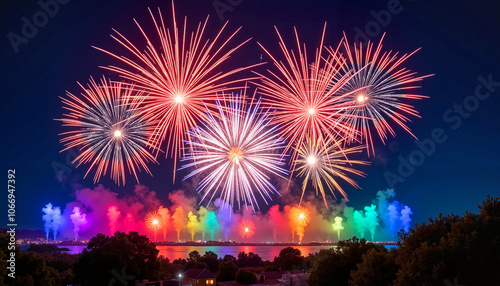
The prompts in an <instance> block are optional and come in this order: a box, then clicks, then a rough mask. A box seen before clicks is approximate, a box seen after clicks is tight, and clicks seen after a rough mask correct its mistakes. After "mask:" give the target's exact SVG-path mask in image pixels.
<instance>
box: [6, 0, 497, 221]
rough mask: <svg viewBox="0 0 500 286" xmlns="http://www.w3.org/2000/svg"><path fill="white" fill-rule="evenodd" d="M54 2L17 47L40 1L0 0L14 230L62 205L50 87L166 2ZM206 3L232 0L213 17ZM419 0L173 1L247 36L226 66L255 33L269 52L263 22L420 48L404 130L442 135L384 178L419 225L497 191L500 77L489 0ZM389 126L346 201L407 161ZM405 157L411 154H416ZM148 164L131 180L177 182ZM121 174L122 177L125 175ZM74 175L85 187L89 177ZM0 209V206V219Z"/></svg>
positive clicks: (69, 86)
mask: <svg viewBox="0 0 500 286" xmlns="http://www.w3.org/2000/svg"><path fill="white" fill-rule="evenodd" d="M41 2H51V1H44V0H42V1H41ZM60 2H67V3H66V4H59V11H57V12H55V13H54V15H53V17H49V18H48V20H47V21H46V23H41V24H40V23H39V24H40V26H41V27H39V28H38V30H37V31H36V32H35V31H31V35H28V36H30V37H31V38H26V39H25V40H24V42H23V43H19V44H18V45H12V44H11V41H10V40H9V33H14V34H16V35H19V36H22V28H23V25H24V24H23V20H22V19H23V17H26V18H27V19H29V20H30V21H31V20H32V19H33V16H34V15H40V13H39V11H41V6H40V5H39V4H38V3H37V1H14V0H5V1H1V2H0V13H1V15H0V23H1V24H0V29H1V33H0V35H1V36H2V44H1V55H0V67H1V70H0V73H1V74H0V84H1V88H0V90H1V104H0V108H1V112H0V114H1V117H2V129H1V130H2V140H1V143H0V144H1V148H0V150H1V151H0V152H1V156H0V157H1V170H2V172H4V174H5V176H4V180H5V181H6V180H7V179H6V176H7V175H6V174H7V170H8V169H10V168H15V169H16V174H17V181H16V186H17V191H16V195H17V206H16V207H17V215H18V217H17V218H18V223H19V228H37V229H40V228H42V227H43V225H42V222H41V208H42V206H43V205H44V204H46V203H48V202H52V203H53V204H55V205H61V206H62V207H64V206H65V204H66V203H67V202H69V201H71V200H72V199H73V197H72V189H71V187H70V185H69V184H61V183H60V182H59V181H58V180H57V178H56V176H55V173H54V170H53V166H54V165H61V164H62V165H66V166H68V163H66V157H67V155H68V153H67V152H66V153H59V150H60V149H61V145H60V144H59V143H58V141H59V137H58V135H57V134H58V133H60V132H61V131H62V128H61V126H60V123H59V122H56V121H54V120H53V119H54V118H59V117H61V114H62V113H63V110H62V108H61V104H60V100H59V98H58V97H59V96H63V95H64V94H65V91H66V90H68V91H71V92H73V93H78V92H79V87H78V86H77V84H76V81H80V82H82V83H86V82H87V80H88V78H89V76H94V77H99V76H101V75H102V74H107V71H105V70H103V69H100V68H98V66H100V65H108V64H110V63H113V61H112V60H111V58H110V57H109V56H107V55H105V54H103V53H101V52H99V51H97V50H95V49H93V48H92V47H91V46H92V45H95V46H99V47H102V48H106V49H109V50H112V51H117V50H119V47H118V46H117V45H116V44H115V42H114V41H113V40H112V39H111V38H110V37H109V34H110V33H111V29H112V28H115V29H117V30H118V31H120V32H121V33H123V34H125V35H126V36H127V37H130V38H132V39H134V38H136V39H140V34H139V32H138V30H137V28H136V27H135V24H134V23H133V21H132V18H136V19H137V20H138V21H139V22H140V23H141V24H144V25H145V26H146V27H147V26H148V25H150V24H151V20H150V17H149V14H148V11H147V7H151V8H156V7H160V8H161V9H162V11H163V13H164V15H165V16H168V17H169V16H170V11H171V10H170V9H171V8H170V1H165V0H163V1H153V0H151V1H138V0H137V1H132V0H116V1H97V0H92V1H76V0H73V1H62V0H60ZM214 2H215V3H218V2H219V3H232V4H237V5H236V6H234V7H232V10H231V11H226V12H224V13H223V14H221V15H218V13H217V11H216V8H214ZM269 2H272V3H269ZM423 2H424V1H405V0H402V1H401V2H399V4H398V2H396V1H331V0H328V1H306V0H301V1H298V0H297V1H292V0H288V1H284V0H283V1H264V0H259V1H257V0H242V1H237V0H232V1H227V0H220V1H202V0H189V1H187V0H182V1H180V0H179V1H176V9H177V15H178V17H179V16H181V15H187V16H188V22H189V24H190V25H191V27H193V26H194V25H195V24H197V22H198V21H200V20H204V18H205V16H206V15H207V14H210V17H211V19H210V24H209V27H208V28H209V30H208V34H210V35H214V34H213V33H215V31H217V30H216V29H219V28H220V27H221V25H222V22H221V19H220V18H223V19H224V20H229V21H230V23H229V28H230V30H234V29H236V28H237V27H239V26H243V29H242V32H241V33H240V34H239V36H238V39H239V40H244V39H246V38H249V37H252V38H253V40H252V41H251V42H250V43H249V44H247V45H246V46H245V47H244V48H243V49H241V50H240V51H239V52H238V53H237V56H236V57H235V58H234V59H232V60H231V62H232V63H237V65H238V66H241V65H246V64H252V63H256V62H258V61H259V58H260V55H261V53H262V51H261V50H260V49H259V47H258V46H257V44H256V41H259V42H261V43H263V44H264V45H265V46H266V47H268V49H269V50H270V51H272V52H274V53H275V54H276V55H279V50H278V46H277V38H276V34H275V32H274V29H273V25H276V26H277V27H278V28H279V29H280V31H281V33H282V34H283V35H284V36H285V38H286V39H287V40H288V41H289V42H290V41H292V40H293V38H292V36H293V34H292V28H293V26H296V27H297V28H298V31H299V34H300V35H301V38H302V40H304V41H306V42H307V43H308V44H309V46H311V47H314V46H315V45H317V44H318V43H319V41H318V40H319V36H320V33H321V29H322V25H323V23H324V22H325V21H327V22H328V28H327V36H326V41H327V43H329V44H331V45H336V44H337V43H338V42H339V40H340V38H341V35H342V32H343V31H345V32H346V33H347V35H348V36H350V38H351V39H352V37H354V36H355V34H356V33H357V32H356V31H358V30H362V31H365V30H367V29H368V33H367V35H368V37H369V38H370V39H372V40H377V41H378V39H379V38H380V36H381V35H382V33H383V32H384V31H385V32H387V35H386V38H385V41H384V47H385V48H387V49H392V50H395V51H400V52H402V53H407V52H411V51H413V50H415V49H416V48H419V47H422V50H421V51H419V52H418V53H417V54H416V55H414V56H413V57H412V58H410V59H409V60H408V61H407V62H406V65H405V66H406V67H408V68H410V69H412V70H415V71H418V72H419V74H431V73H433V74H435V76H434V77H432V78H429V79H426V80H425V81H423V82H422V86H423V87H422V88H421V89H420V90H419V92H420V93H421V94H425V95H429V96H430V97H431V98H430V99H427V100H423V101H421V102H417V103H416V106H417V109H418V110H419V111H420V113H421V114H422V119H415V120H414V122H413V123H411V124H410V127H411V128H412V130H413V132H414V134H415V135H416V136H417V137H418V138H419V139H421V140H424V139H430V138H432V132H439V130H441V132H442V133H444V134H441V136H440V138H439V139H442V138H443V136H444V137H445V138H446V140H444V142H442V143H438V144H436V148H435V151H434V152H431V153H430V155H428V156H427V155H426V156H425V161H424V162H423V163H422V164H421V165H419V166H417V167H415V168H414V171H413V172H412V173H411V174H410V175H408V176H407V177H406V178H404V181H403V182H401V181H399V182H397V183H396V184H395V190H396V193H397V196H396V199H397V200H399V201H401V202H403V203H405V204H407V205H409V206H410V207H411V208H412V209H413V211H414V216H413V219H414V221H415V222H421V221H424V220H425V219H426V218H427V217H429V216H433V217H434V216H437V215H438V214H439V213H440V212H442V213H445V214H447V213H450V212H454V213H458V214H462V213H463V212H464V211H466V210H471V211H476V206H477V205H478V204H479V203H480V202H481V201H482V200H483V199H484V198H485V197H486V195H487V194H491V195H495V196H499V195H500V187H499V184H500V155H499V153H500V152H499V151H500V150H499V148H500V147H499V144H498V142H499V141H500V135H499V134H500V127H499V124H498V122H500V120H499V119H500V118H499V114H500V113H499V110H500V83H498V84H496V83H495V82H500V67H499V64H500V53H499V52H498V51H499V49H500V45H499V43H500V40H499V37H500V25H499V24H498V17H499V16H500V9H499V6H498V4H497V3H496V1H480V2H481V3H476V2H478V1H474V2H472V1H453V4H451V3H452V2H451V1H447V2H445V1H432V3H423ZM427 2H428V1H427ZM438 2H439V3H438ZM388 6H389V8H390V9H389V10H391V11H392V12H393V13H392V14H391V17H390V19H388V18H387V17H386V18H385V22H384V23H382V24H383V25H381V24H376V23H377V22H375V21H376V18H377V16H376V15H382V14H384V15H387V12H380V11H381V10H385V11H387V10H388ZM37 13H38V14H37ZM42 17H43V16H42ZM168 19H170V18H168ZM179 19H180V17H179ZM43 20H44V19H43V18H39V21H42V22H43ZM166 22H167V23H170V20H166ZM12 35H13V34H10V38H12V37H13V36H12ZM17 40H19V39H17ZM16 49H17V52H16ZM267 67H270V65H268V66H267ZM227 68H231V66H228V67H227ZM478 77H482V78H484V79H485V81H490V82H493V83H490V84H487V86H485V84H484V83H483V86H484V87H480V88H479V93H480V94H485V93H487V92H489V93H490V96H489V97H488V98H487V99H484V98H482V99H477V96H476V89H477V86H478V85H479V84H482V82H481V81H480V80H479V79H478ZM495 84H496V86H495ZM479 97H481V96H480V95H479ZM464 101H465V105H466V107H468V108H469V110H470V112H469V111H467V110H465V111H463V112H461V113H460V111H459V108H458V107H457V106H455V107H454V105H458V104H460V105H464ZM475 105H477V106H475ZM457 112H458V113H457ZM457 114H458V115H457ZM460 114H461V115H460ZM443 116H444V117H446V118H447V119H444V118H443ZM459 118H461V119H460V120H461V121H460V122H459V121H458V120H459ZM397 131H399V132H398V134H399V135H398V136H397V137H396V138H395V139H391V140H389V144H388V145H385V146H384V145H382V144H378V147H377V157H376V158H372V161H373V163H372V165H371V166H370V167H366V168H364V169H363V170H364V171H365V172H366V173H367V174H368V176H367V177H366V178H364V179H359V180H358V182H359V184H360V186H361V187H362V190H353V189H352V188H349V187H347V186H346V189H347V190H348V194H349V198H350V200H351V202H350V205H352V206H355V207H361V206H363V205H366V204H369V203H370V202H371V200H372V199H374V198H375V194H376V192H377V191H378V190H380V189H385V188H387V187H388V186H389V184H388V182H387V180H386V178H385V177H386V176H384V174H387V172H391V173H393V174H395V175H401V174H399V173H398V165H399V164H400V160H399V159H398V158H399V156H402V157H401V158H408V156H409V155H410V153H411V152H412V151H414V150H417V148H418V147H417V145H415V143H414V139H413V138H412V137H411V136H409V135H408V134H405V133H404V132H402V130H397ZM415 160H417V161H415ZM411 161H412V162H413V163H415V164H418V163H419V162H418V158H417V157H414V158H413V159H411ZM160 163H161V165H160V166H156V167H152V171H153V174H154V177H149V176H148V175H146V174H142V175H140V179H141V183H143V184H145V185H147V186H149V187H150V188H151V189H153V190H155V191H157V192H158V193H159V197H160V199H163V200H166V198H167V193H168V192H169V191H171V190H173V189H178V188H180V186H181V183H180V179H178V180H177V181H178V182H177V183H176V185H175V186H172V183H171V182H172V178H171V174H172V170H171V168H172V167H171V166H172V162H170V161H168V160H164V159H161V160H160ZM83 173H84V169H79V170H76V171H74V174H75V176H76V177H77V176H78V174H80V175H81V174H83ZM181 175H182V174H181ZM405 175H406V174H405ZM127 179H128V181H129V182H132V181H133V180H132V177H128V178H127ZM79 182H80V183H81V184H82V185H85V186H87V187H93V186H94V185H93V183H92V180H91V178H88V179H85V180H80V181H79ZM102 183H103V184H104V185H105V186H106V187H108V188H111V189H112V190H115V191H118V192H120V193H123V194H126V193H129V192H131V190H132V189H133V184H131V183H129V184H128V185H127V186H126V187H122V188H118V187H116V186H115V185H114V184H113V183H112V182H111V181H110V180H106V179H104V180H102ZM6 199H7V198H6V195H5V200H6ZM0 205H1V208H0V210H1V211H0V213H3V214H6V202H4V203H0ZM5 218H6V215H5V216H4V217H3V218H2V223H5Z"/></svg>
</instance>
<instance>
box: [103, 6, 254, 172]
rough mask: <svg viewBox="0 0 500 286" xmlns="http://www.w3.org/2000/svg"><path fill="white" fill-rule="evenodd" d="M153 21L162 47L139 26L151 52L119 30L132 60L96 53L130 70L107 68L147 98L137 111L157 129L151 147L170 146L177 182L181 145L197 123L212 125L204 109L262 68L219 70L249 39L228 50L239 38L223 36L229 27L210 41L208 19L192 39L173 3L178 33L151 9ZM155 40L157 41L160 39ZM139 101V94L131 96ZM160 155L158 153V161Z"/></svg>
mask: <svg viewBox="0 0 500 286" xmlns="http://www.w3.org/2000/svg"><path fill="white" fill-rule="evenodd" d="M149 13H150V15H151V18H152V20H153V23H154V26H155V29H156V33H157V36H158V40H159V42H160V46H155V44H154V43H153V40H152V39H151V40H150V37H149V36H148V34H147V33H146V31H144V30H143V28H142V27H141V26H140V25H139V23H138V22H137V21H135V20H134V21H135V23H136V25H137V27H138V28H139V30H140V31H141V33H142V36H143V37H144V39H145V40H146V42H147V43H146V49H145V51H143V49H142V48H138V47H136V46H135V45H134V44H133V43H132V42H131V41H130V40H128V39H127V38H126V37H125V36H123V35H122V34H120V33H119V32H117V31H116V30H114V32H115V33H116V36H114V35H112V38H113V39H114V40H116V41H117V42H118V43H119V44H120V45H121V46H123V47H124V48H125V49H126V50H128V52H130V53H131V54H132V56H133V57H132V58H128V57H125V56H121V55H119V54H116V53H113V52H110V51H107V50H104V49H101V48H97V47H95V48H96V49H98V50H100V51H102V52H104V53H106V54H108V55H111V56H112V57H114V58H116V59H118V60H119V61H121V62H122V63H124V64H125V66H126V67H123V68H122V67H117V66H109V67H104V68H106V69H108V70H110V71H113V72H116V73H118V74H119V75H121V76H122V77H123V78H125V79H127V80H129V81H131V82H132V83H134V84H135V88H137V89H140V90H144V91H145V92H146V93H147V94H146V96H145V97H143V98H141V99H143V102H142V105H141V106H140V108H139V110H138V112H139V114H140V115H142V116H144V117H145V118H146V119H147V120H150V121H156V122H157V124H156V125H155V128H154V130H153V132H152V134H151V138H150V143H151V144H155V145H156V146H157V147H158V150H159V149H160V147H161V146H162V145H163V144H164V142H166V156H167V157H168V156H169V155H170V157H173V159H174V181H175V171H176V164H177V159H178V158H180V157H182V152H183V146H182V142H183V141H185V140H188V141H189V140H190V135H189V133H187V131H188V130H192V129H193V128H194V127H195V126H196V125H197V122H198V120H207V115H206V113H205V105H206V106H209V107H212V108H215V105H214V101H215V100H216V94H217V93H218V92H221V91H223V90H226V91H227V90H232V89H240V88H241V86H238V87H237V86H234V84H237V83H241V82H244V81H247V80H250V79H253V78H242V77H240V78H238V79H234V80H231V79H230V77H231V76H232V75H234V74H237V73H239V72H241V71H244V70H247V69H250V68H253V67H255V66H257V65H260V63H259V64H256V65H252V66H247V67H241V68H236V69H231V70H229V71H228V72H220V71H218V69H219V68H220V66H221V65H222V64H223V63H225V62H226V61H227V60H228V59H229V58H230V56H231V55H232V54H233V53H234V52H235V51H236V50H238V49H239V48H240V47H241V46H242V45H244V44H245V43H247V42H248V41H249V40H250V39H248V40H246V41H244V42H242V43H239V44H237V45H235V46H234V47H232V48H230V49H228V51H224V50H226V48H228V46H229V42H230V41H231V40H232V39H233V38H234V37H235V35H236V34H237V33H238V31H239V30H240V29H241V28H239V29H237V30H236V31H235V32H233V33H232V34H231V35H230V36H229V37H227V38H225V39H224V36H222V34H223V32H224V30H225V29H226V26H227V22H226V23H225V24H224V26H223V27H222V28H221V29H220V31H219V32H218V33H217V35H216V36H215V38H213V39H204V38H205V28H206V26H207V22H208V16H207V18H206V20H205V21H204V22H203V23H202V22H200V23H199V24H198V27H197V29H196V31H195V32H193V33H191V34H190V35H191V36H190V37H189V38H188V39H186V34H187V35H189V32H188V29H187V18H185V19H184V25H183V27H182V29H181V30H180V29H179V27H178V26H177V22H176V19H175V9H174V2H173V1H172V21H173V29H172V30H170V29H168V28H166V26H165V23H164V20H163V16H162V14H161V11H160V9H158V18H157V17H155V15H154V14H153V12H152V11H151V10H149ZM155 40H156V39H155ZM132 96H133V97H135V96H134V95H132ZM158 153H159V152H156V156H158Z"/></svg>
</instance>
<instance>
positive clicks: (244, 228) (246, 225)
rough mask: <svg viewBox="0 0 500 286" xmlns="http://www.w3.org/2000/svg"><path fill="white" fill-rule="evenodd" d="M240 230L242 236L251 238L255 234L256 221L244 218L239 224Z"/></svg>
mask: <svg viewBox="0 0 500 286" xmlns="http://www.w3.org/2000/svg"><path fill="white" fill-rule="evenodd" d="M238 232H239V234H240V236H241V238H251V237H252V236H253V235H254V234H255V223H254V222H253V221H251V220H248V219H244V220H242V221H241V222H240V224H239V226H238Z"/></svg>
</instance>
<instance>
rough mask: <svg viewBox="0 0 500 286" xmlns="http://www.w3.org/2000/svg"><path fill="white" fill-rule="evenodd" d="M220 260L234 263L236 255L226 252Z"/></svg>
mask: <svg viewBox="0 0 500 286" xmlns="http://www.w3.org/2000/svg"><path fill="white" fill-rule="evenodd" d="M222 261H232V262H234V263H236V257H234V256H232V255H231V254H226V255H224V258H222Z"/></svg>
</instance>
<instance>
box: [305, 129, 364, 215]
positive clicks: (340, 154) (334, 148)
mask: <svg viewBox="0 0 500 286" xmlns="http://www.w3.org/2000/svg"><path fill="white" fill-rule="evenodd" d="M341 144H342V140H333V139H330V140H328V141H327V142H326V143H325V146H323V144H322V142H320V140H319V139H317V140H316V142H314V141H312V139H306V141H305V142H304V143H303V144H302V146H301V148H300V149H299V151H298V152H299V156H298V158H297V160H296V165H297V166H298V167H297V170H296V171H297V173H298V174H297V176H299V177H302V176H305V178H304V181H303V182H302V196H301V197H300V201H301V202H302V198H303V197H304V193H305V191H306V187H307V184H308V182H309V180H311V181H312V185H313V187H314V189H315V190H316V195H318V193H321V195H322V197H323V201H324V203H325V206H326V208H328V205H327V202H326V194H325V186H324V185H323V182H324V183H325V184H326V187H327V188H328V189H330V191H331V193H332V194H333V195H334V196H335V193H334V190H337V191H338V192H340V193H341V194H342V196H344V198H346V199H347V194H346V192H345V191H344V190H343V189H342V187H341V186H340V185H339V184H338V182H337V179H336V178H340V179H342V180H344V181H346V182H348V183H349V184H350V185H352V186H354V187H356V188H359V186H358V184H357V183H356V182H355V181H354V180H353V179H351V178H349V177H348V176H347V173H350V174H354V175H358V176H363V177H364V175H365V174H364V173H363V172H362V171H359V170H356V169H354V168H351V167H350V166H352V165H353V164H358V165H367V164H369V162H366V161H358V160H349V159H347V156H348V155H351V154H355V153H360V152H362V150H363V148H364V147H363V146H355V147H347V148H341Z"/></svg>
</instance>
